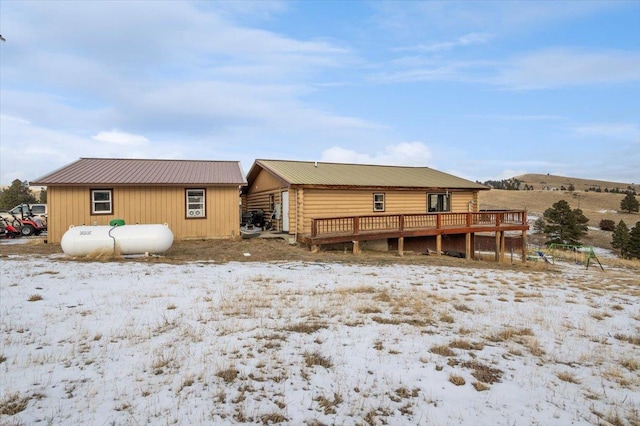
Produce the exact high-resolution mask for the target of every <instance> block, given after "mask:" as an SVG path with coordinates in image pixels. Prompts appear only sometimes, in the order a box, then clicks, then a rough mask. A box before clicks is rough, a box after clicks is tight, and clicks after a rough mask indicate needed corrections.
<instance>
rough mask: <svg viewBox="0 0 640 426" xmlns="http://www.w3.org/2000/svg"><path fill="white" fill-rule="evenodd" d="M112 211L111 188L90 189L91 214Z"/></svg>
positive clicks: (110, 212)
mask: <svg viewBox="0 0 640 426" xmlns="http://www.w3.org/2000/svg"><path fill="white" fill-rule="evenodd" d="M112 213H113V190H112V189H92V190H91V214H112Z"/></svg>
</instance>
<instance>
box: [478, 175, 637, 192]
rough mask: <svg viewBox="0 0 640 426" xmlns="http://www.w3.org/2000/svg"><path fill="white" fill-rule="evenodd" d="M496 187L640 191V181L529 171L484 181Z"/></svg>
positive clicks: (548, 189)
mask: <svg viewBox="0 0 640 426" xmlns="http://www.w3.org/2000/svg"><path fill="white" fill-rule="evenodd" d="M482 183H483V184H485V185H488V186H491V187H493V188H496V189H519V190H547V191H566V190H570V188H571V189H573V190H574V191H596V192H621V193H622V192H627V191H632V192H635V193H638V192H640V183H634V182H632V183H624V182H612V181H605V180H597V179H581V178H574V177H568V176H558V175H551V174H546V175H545V174H535V173H529V174H524V175H520V176H515V177H512V178H509V179H504V180H500V181H493V180H489V181H486V182H482Z"/></svg>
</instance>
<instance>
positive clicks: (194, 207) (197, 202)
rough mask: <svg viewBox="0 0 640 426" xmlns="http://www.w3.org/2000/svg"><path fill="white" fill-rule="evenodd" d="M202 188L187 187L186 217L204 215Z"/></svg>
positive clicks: (191, 217)
mask: <svg viewBox="0 0 640 426" xmlns="http://www.w3.org/2000/svg"><path fill="white" fill-rule="evenodd" d="M204 194H205V190H204V189H187V193H186V199H187V219H194V218H201V217H205V216H206V212H205V209H204V206H205V204H204Z"/></svg>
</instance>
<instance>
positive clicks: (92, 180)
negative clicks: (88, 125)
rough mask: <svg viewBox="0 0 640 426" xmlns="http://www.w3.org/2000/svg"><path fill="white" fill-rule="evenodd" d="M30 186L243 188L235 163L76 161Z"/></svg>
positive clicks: (131, 160)
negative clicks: (234, 186)
mask: <svg viewBox="0 0 640 426" xmlns="http://www.w3.org/2000/svg"><path fill="white" fill-rule="evenodd" d="M31 184H32V185H44V186H48V185H244V184H246V181H245V179H244V176H243V173H242V168H241V167H240V163H239V162H238V161H201V160H140V159H123V158H80V159H79V160H77V161H75V162H73V163H71V164H68V165H66V166H64V167H62V168H60V169H58V170H55V171H53V172H51V173H49V174H47V175H45V176H42V177H40V178H38V179H36V180H35V181H33V182H32V183H31Z"/></svg>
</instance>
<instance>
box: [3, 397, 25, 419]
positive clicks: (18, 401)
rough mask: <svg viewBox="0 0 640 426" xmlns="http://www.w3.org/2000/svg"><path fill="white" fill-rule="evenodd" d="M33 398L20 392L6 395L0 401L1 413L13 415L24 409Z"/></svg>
mask: <svg viewBox="0 0 640 426" xmlns="http://www.w3.org/2000/svg"><path fill="white" fill-rule="evenodd" d="M30 399H31V398H29V397H26V396H22V395H20V394H19V393H12V394H9V395H7V396H5V397H4V398H3V399H2V401H0V415H8V416H13V415H15V414H18V413H20V412H21V411H24V410H25V409H26V408H27V404H28V403H29V400H30Z"/></svg>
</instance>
